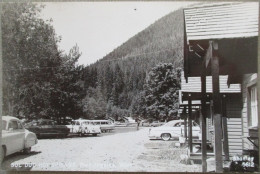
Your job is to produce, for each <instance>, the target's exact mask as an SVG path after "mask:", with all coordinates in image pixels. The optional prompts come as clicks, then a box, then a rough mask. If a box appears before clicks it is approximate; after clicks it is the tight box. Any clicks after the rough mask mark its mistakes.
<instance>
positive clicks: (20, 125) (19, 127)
mask: <svg viewBox="0 0 260 174" xmlns="http://www.w3.org/2000/svg"><path fill="white" fill-rule="evenodd" d="M18 129H23V125H22V123H21V122H19V121H18Z"/></svg>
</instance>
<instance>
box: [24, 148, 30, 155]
mask: <svg viewBox="0 0 260 174" xmlns="http://www.w3.org/2000/svg"><path fill="white" fill-rule="evenodd" d="M31 150H32V148H31V147H28V148H25V149H23V153H24V154H29V153H30V152H31Z"/></svg>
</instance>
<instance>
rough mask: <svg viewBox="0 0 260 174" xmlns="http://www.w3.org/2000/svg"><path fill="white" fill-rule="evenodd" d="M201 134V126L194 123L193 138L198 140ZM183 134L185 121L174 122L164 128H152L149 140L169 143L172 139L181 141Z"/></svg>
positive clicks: (163, 126) (168, 123)
mask: <svg viewBox="0 0 260 174" xmlns="http://www.w3.org/2000/svg"><path fill="white" fill-rule="evenodd" d="M187 129H188V128H187ZM187 132H189V131H187ZM199 133H200V126H199V125H198V124H197V123H196V122H192V137H193V138H198V137H199ZM183 134H184V120H172V121H169V122H167V123H166V124H164V125H162V126H159V127H154V128H150V129H149V135H148V136H149V139H162V140H164V141H168V140H170V139H179V137H181V136H183Z"/></svg>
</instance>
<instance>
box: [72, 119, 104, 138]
mask: <svg viewBox="0 0 260 174" xmlns="http://www.w3.org/2000/svg"><path fill="white" fill-rule="evenodd" d="M67 127H68V128H69V129H70V133H72V134H78V135H79V136H84V135H93V136H97V134H100V133H101V129H100V126H99V125H95V124H94V123H93V122H92V120H85V119H78V120H73V121H72V122H71V124H70V125H67Z"/></svg>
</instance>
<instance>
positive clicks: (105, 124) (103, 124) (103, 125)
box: [91, 120, 115, 132]
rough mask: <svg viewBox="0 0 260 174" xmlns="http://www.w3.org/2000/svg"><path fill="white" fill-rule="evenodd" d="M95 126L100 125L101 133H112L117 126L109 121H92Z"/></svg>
mask: <svg viewBox="0 0 260 174" xmlns="http://www.w3.org/2000/svg"><path fill="white" fill-rule="evenodd" d="M91 121H92V122H93V123H94V124H95V125H99V126H100V129H101V132H110V131H112V130H115V124H113V123H112V122H111V121H109V120H91Z"/></svg>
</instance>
